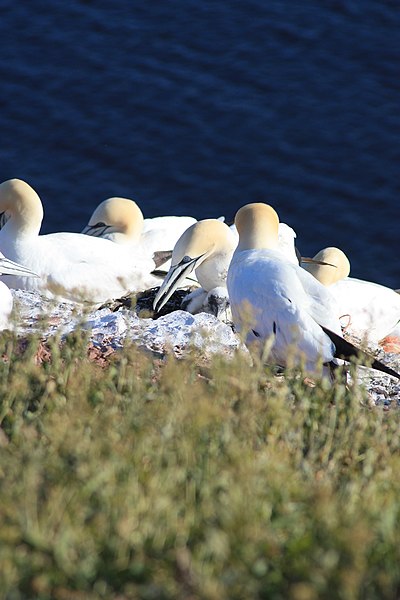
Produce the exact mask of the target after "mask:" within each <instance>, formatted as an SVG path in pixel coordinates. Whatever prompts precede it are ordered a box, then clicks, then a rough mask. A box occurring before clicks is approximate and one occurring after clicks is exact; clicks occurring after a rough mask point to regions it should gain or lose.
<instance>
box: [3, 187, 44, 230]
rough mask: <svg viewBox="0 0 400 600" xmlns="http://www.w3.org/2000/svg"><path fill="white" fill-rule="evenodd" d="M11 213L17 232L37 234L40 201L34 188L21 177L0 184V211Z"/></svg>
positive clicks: (41, 209) (41, 213)
mask: <svg viewBox="0 0 400 600" xmlns="http://www.w3.org/2000/svg"><path fill="white" fill-rule="evenodd" d="M4 211H6V212H7V213H9V214H10V215H11V221H12V225H13V227H15V229H16V230H17V231H18V232H19V233H23V232H26V233H32V234H38V233H39V230H40V226H41V224H42V220H43V206H42V202H41V200H40V198H39V196H38V194H37V193H36V192H35V190H34V189H33V188H32V187H31V186H30V185H29V184H28V183H26V181H23V180H22V179H8V180H7V181H3V183H1V184H0V212H4Z"/></svg>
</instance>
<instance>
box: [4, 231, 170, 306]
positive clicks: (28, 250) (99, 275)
mask: <svg viewBox="0 0 400 600" xmlns="http://www.w3.org/2000/svg"><path fill="white" fill-rule="evenodd" d="M8 225H9V223H7V224H6V225H5V227H4V228H3V229H2V230H1V231H0V250H1V251H2V252H3V253H4V254H5V255H6V256H7V257H9V258H10V259H11V260H14V261H16V262H19V263H21V264H23V265H24V266H26V267H28V268H29V269H31V270H32V271H34V272H36V273H37V274H38V275H39V276H40V277H39V278H31V277H17V276H10V277H7V279H4V281H7V283H8V285H9V286H10V287H13V288H22V289H26V290H38V291H41V292H42V293H44V294H45V295H46V296H48V297H53V296H54V295H57V296H61V297H63V298H67V299H70V300H78V301H79V300H85V301H90V302H103V301H105V300H109V299H111V298H116V297H120V296H121V295H123V294H124V293H126V292H129V291H133V292H135V291H139V290H144V289H146V288H149V287H152V286H154V285H157V284H158V282H159V279H157V278H155V277H154V276H153V275H151V274H150V272H151V271H152V270H153V269H154V263H153V261H152V260H151V259H150V257H148V256H144V255H143V254H135V253H134V252H133V251H132V250H127V249H126V247H124V246H122V245H118V244H114V243H113V242H111V241H109V240H105V239H101V238H96V237H91V236H87V235H83V234H80V233H52V234H48V235H41V236H38V235H32V236H29V235H15V236H13V235H12V230H11V231H10V230H8V231H7V229H8Z"/></svg>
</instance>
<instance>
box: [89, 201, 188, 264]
mask: <svg viewBox="0 0 400 600" xmlns="http://www.w3.org/2000/svg"><path fill="white" fill-rule="evenodd" d="M193 223H196V219H195V218H193V217H173V216H165V217H153V218H149V219H144V217H143V213H142V211H141V209H140V208H139V206H138V205H137V204H136V202H135V201H134V200H130V199H129V198H119V197H116V196H115V197H113V198H107V200H104V201H103V202H101V203H100V204H99V205H98V207H97V208H96V209H95V210H94V212H93V214H92V216H91V217H90V219H89V222H88V224H87V225H86V227H84V229H83V230H82V233H84V234H86V235H92V236H95V237H103V238H105V239H108V240H111V241H112V242H115V243H117V244H127V245H131V246H134V247H136V248H138V247H140V248H141V249H142V250H143V252H144V253H147V254H149V255H151V256H153V255H154V253H160V252H163V251H169V250H170V251H171V252H172V249H173V247H174V246H175V244H176V242H177V240H178V239H179V237H180V236H181V235H182V233H183V232H184V231H185V230H186V229H187V228H188V227H190V225H193Z"/></svg>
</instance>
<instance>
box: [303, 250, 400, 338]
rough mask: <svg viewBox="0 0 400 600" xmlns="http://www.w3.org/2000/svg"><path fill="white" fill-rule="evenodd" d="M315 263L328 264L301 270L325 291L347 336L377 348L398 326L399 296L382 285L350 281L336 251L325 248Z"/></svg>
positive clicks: (344, 260)
mask: <svg viewBox="0 0 400 600" xmlns="http://www.w3.org/2000/svg"><path fill="white" fill-rule="evenodd" d="M314 259H316V260H318V261H322V262H324V263H328V264H317V263H314V264H307V265H304V268H305V269H307V271H309V272H310V273H312V274H313V275H314V277H316V279H318V281H320V282H321V283H322V284H323V285H325V286H327V287H328V289H329V291H330V293H331V294H332V296H333V298H334V300H335V310H336V311H337V315H338V316H339V318H340V322H341V324H342V327H343V328H344V329H345V330H346V331H347V332H348V333H350V334H353V335H355V336H357V337H359V338H361V339H362V340H364V341H366V342H371V343H374V344H378V343H379V342H381V341H382V340H384V338H386V336H388V335H390V334H391V333H392V332H393V330H394V329H395V328H396V326H397V325H398V324H399V322H400V295H399V294H397V293H396V292H395V291H394V290H392V289H390V288H388V287H385V286H384V285H380V284H378V283H373V282H371V281H364V280H362V279H355V278H353V277H349V274H350V262H349V259H348V258H347V256H346V255H345V253H344V252H342V250H340V249H339V248H334V247H330V248H324V249H323V250H321V251H320V252H318V254H316V255H315V256H314ZM392 343H393V341H392ZM384 345H385V344H384V342H383V344H382V346H384Z"/></svg>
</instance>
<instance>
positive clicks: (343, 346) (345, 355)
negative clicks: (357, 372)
mask: <svg viewBox="0 0 400 600" xmlns="http://www.w3.org/2000/svg"><path fill="white" fill-rule="evenodd" d="M322 329H323V330H324V331H325V333H326V335H327V336H329V338H330V339H331V340H332V342H333V343H334V344H335V347H336V353H335V357H336V358H342V359H343V360H347V361H348V360H350V359H351V358H352V357H353V356H354V357H356V358H358V359H360V360H364V361H365V362H366V363H367V365H368V366H369V367H371V368H372V369H377V371H382V373H386V374H387V375H391V376H392V377H397V379H400V375H399V373H396V371H394V370H393V369H391V368H390V367H388V366H386V365H384V364H383V362H381V361H380V360H377V359H376V358H374V357H373V356H372V355H371V354H369V353H368V352H365V351H364V350H361V348H357V346H354V345H353V344H351V343H350V342H348V341H347V340H345V339H344V338H342V337H341V336H340V335H338V334H337V333H334V332H333V331H331V330H330V329H326V327H322Z"/></svg>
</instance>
